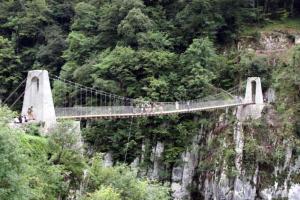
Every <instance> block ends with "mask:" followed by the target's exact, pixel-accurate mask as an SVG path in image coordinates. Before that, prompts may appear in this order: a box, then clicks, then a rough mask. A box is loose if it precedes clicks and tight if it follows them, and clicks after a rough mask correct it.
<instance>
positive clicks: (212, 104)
mask: <svg viewBox="0 0 300 200" xmlns="http://www.w3.org/2000/svg"><path fill="white" fill-rule="evenodd" d="M50 80H51V81H52V85H54V88H55V90H54V91H52V89H51V84H50ZM25 83H26V87H25V90H24V91H23V92H22V93H21V95H19V97H18V98H17V99H16V101H15V102H14V103H13V104H15V103H16V102H17V101H18V100H20V99H21V98H22V97H23V107H22V114H23V115H27V114H28V109H30V110H31V111H32V113H31V115H32V116H31V117H32V118H33V119H34V120H38V121H42V122H45V123H55V122H56V120H57V119H76V120H80V119H98V118H130V117H144V116H159V115H168V114H179V113H190V112H197V111H204V110H211V109H222V108H228V107H236V106H252V107H253V105H261V104H263V96H262V90H261V83H260V78H258V77H250V78H248V80H247V84H245V86H246V87H245V89H246V93H245V96H244V97H241V96H240V95H239V94H237V92H239V91H240V87H238V86H236V87H234V88H232V89H229V90H227V91H225V90H222V89H217V90H218V92H217V93H215V94H213V95H209V96H206V97H204V98H199V99H193V100H185V101H180V100H178V101H174V102H161V101H147V100H144V99H134V98H128V97H125V96H120V95H116V94H113V93H109V92H106V91H103V90H99V89H96V88H92V87H87V86H84V85H81V84H78V83H75V82H72V81H70V80H65V79H62V78H60V77H58V76H54V75H51V74H50V75H49V74H48V72H47V71H46V70H33V71H29V72H28V76H27V78H26V80H24V81H22V82H21V83H20V85H19V86H18V87H17V88H16V90H14V91H13V92H12V93H14V92H16V91H17V90H18V89H19V88H22V85H23V84H25ZM52 92H53V93H55V95H54V97H55V99H54V100H53V97H52ZM11 96H12V95H9V97H8V98H7V99H9V98H10V97H11ZM7 99H6V100H5V101H4V103H5V102H6V101H7ZM54 105H55V106H54ZM252 110H253V109H252Z"/></svg>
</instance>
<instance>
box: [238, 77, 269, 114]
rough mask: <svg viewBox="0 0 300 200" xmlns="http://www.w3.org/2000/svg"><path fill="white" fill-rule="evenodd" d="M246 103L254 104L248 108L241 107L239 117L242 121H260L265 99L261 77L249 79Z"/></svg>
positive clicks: (247, 106)
mask: <svg viewBox="0 0 300 200" xmlns="http://www.w3.org/2000/svg"><path fill="white" fill-rule="evenodd" d="M244 102H245V103H252V104H250V105H246V106H239V109H238V113H237V117H238V119H240V120H245V119H247V118H252V119H258V118H260V117H261V112H262V110H263V108H264V99H263V93H262V87H261V81H260V78H259V77H249V78H248V79H247V85H246V94H245V98H244Z"/></svg>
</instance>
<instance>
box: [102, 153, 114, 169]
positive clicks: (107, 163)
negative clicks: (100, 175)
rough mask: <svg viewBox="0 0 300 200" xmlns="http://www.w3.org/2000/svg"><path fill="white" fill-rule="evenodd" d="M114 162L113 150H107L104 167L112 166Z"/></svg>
mask: <svg viewBox="0 0 300 200" xmlns="http://www.w3.org/2000/svg"><path fill="white" fill-rule="evenodd" d="M113 164H114V162H113V158H112V154H111V152H107V153H106V154H104V157H103V165H104V167H112V166H113Z"/></svg>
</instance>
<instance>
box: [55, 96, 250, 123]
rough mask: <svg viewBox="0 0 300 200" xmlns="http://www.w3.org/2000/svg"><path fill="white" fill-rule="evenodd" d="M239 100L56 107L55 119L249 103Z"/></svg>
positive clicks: (162, 112) (140, 114)
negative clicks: (150, 105)
mask: <svg viewBox="0 0 300 200" xmlns="http://www.w3.org/2000/svg"><path fill="white" fill-rule="evenodd" d="M249 104H252V103H249V102H247V103H245V102H243V101H241V100H227V101H208V102H201V103H199V102H198V103H197V104H190V105H187V104H176V103H175V104H168V105H163V106H161V107H159V106H158V107H154V108H139V107H134V106H112V107H110V106H102V107H70V108H56V109H55V110H56V116H57V119H98V118H129V117H143V116H158V115H170V114H179V113H190V112H197V111H203V110H213V109H222V108H227V107H235V106H241V105H249Z"/></svg>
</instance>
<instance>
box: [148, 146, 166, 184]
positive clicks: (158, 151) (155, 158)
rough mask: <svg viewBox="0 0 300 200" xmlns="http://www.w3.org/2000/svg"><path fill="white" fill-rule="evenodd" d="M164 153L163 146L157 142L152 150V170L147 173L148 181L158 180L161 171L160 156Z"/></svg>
mask: <svg viewBox="0 0 300 200" xmlns="http://www.w3.org/2000/svg"><path fill="white" fill-rule="evenodd" d="M163 152H164V144H163V143H162V142H159V141H158V142H157V144H156V146H155V147H154V148H153V149H152V153H151V161H152V162H153V168H152V169H150V170H149V171H148V177H149V178H150V179H159V177H160V172H161V171H162V170H163V169H162V168H163V164H162V155H163Z"/></svg>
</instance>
